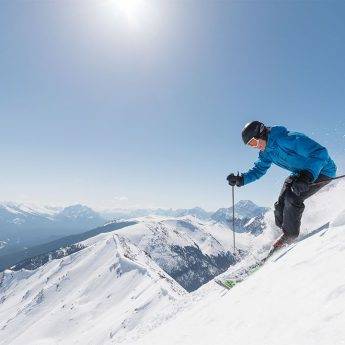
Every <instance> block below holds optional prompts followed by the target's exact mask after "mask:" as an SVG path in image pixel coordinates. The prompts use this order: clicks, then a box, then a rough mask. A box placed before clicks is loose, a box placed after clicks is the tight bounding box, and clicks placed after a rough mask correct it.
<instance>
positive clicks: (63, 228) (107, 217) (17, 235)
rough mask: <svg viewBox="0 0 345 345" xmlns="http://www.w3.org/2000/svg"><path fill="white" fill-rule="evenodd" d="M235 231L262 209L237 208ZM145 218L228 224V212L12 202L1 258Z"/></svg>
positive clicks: (3, 209)
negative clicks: (113, 223)
mask: <svg viewBox="0 0 345 345" xmlns="http://www.w3.org/2000/svg"><path fill="white" fill-rule="evenodd" d="M236 210H237V211H236V217H237V218H238V220H236V221H237V222H238V227H237V229H236V231H243V230H244V227H245V225H246V224H245V223H246V221H249V220H250V219H251V218H253V217H258V216H260V215H263V214H264V213H265V212H266V211H267V208H262V207H259V206H257V205H255V204H254V203H252V202H250V201H241V202H239V203H237V204H236ZM146 216H164V217H183V216H193V217H196V218H198V219H201V220H210V219H213V220H216V221H219V222H223V223H228V224H229V217H230V209H220V210H218V211H216V212H207V211H205V210H203V209H202V208H200V207H195V208H191V209H178V210H173V209H136V210H112V211H109V210H108V211H102V212H96V211H94V210H93V209H91V208H90V207H88V206H85V205H80V204H77V205H72V206H68V207H51V206H36V205H30V204H21V203H14V202H3V203H0V256H2V255H6V254H11V253H13V252H17V251H21V250H25V249H27V248H28V247H33V246H37V245H40V244H43V243H46V242H49V241H53V240H55V239H58V238H62V237H65V236H69V235H73V234H78V233H82V232H85V231H87V230H91V229H94V228H96V227H99V226H102V225H103V224H105V223H107V222H109V221H112V220H130V219H135V218H139V217H146Z"/></svg>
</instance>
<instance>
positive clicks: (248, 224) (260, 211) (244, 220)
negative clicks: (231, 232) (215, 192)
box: [211, 200, 269, 235]
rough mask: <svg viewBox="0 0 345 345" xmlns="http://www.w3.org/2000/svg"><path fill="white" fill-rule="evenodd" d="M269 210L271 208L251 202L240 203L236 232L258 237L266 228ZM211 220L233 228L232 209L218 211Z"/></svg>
mask: <svg viewBox="0 0 345 345" xmlns="http://www.w3.org/2000/svg"><path fill="white" fill-rule="evenodd" d="M268 210H269V208H267V207H260V206H257V205H256V204H255V203H253V202H252V201H250V200H241V201H239V202H238V203H237V204H235V231H236V232H251V233H253V234H256V235H257V234H259V233H261V231H262V229H263V228H264V224H263V217H264V215H265V213H266V212H267V211H268ZM211 219H213V220H214V221H216V222H219V223H222V224H226V225H228V226H229V227H230V228H232V207H230V208H220V209H218V210H217V211H216V212H215V213H213V214H212V216H211Z"/></svg>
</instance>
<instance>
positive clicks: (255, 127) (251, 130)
mask: <svg viewBox="0 0 345 345" xmlns="http://www.w3.org/2000/svg"><path fill="white" fill-rule="evenodd" d="M266 132H267V131H266V127H265V125H264V124H263V123H262V122H259V121H252V122H249V123H247V124H246V125H245V126H244V128H243V130H242V139H243V142H244V143H245V144H246V145H247V144H248V142H249V140H250V139H252V138H256V139H262V138H265V137H266Z"/></svg>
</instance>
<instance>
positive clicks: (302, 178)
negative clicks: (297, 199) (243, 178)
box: [291, 170, 313, 196]
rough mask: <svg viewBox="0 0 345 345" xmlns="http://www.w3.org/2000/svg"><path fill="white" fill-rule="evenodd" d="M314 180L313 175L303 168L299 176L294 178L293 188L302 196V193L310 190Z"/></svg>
mask: <svg viewBox="0 0 345 345" xmlns="http://www.w3.org/2000/svg"><path fill="white" fill-rule="evenodd" d="M312 181H313V175H312V174H311V173H310V172H309V171H307V170H302V171H301V172H300V173H299V174H298V175H297V176H294V177H293V178H292V184H291V190H292V191H293V192H294V193H295V194H296V195H297V196H300V195H301V194H302V193H305V192H308V190H309V187H310V183H311V182H312Z"/></svg>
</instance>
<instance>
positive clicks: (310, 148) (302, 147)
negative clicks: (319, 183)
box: [295, 135, 329, 180]
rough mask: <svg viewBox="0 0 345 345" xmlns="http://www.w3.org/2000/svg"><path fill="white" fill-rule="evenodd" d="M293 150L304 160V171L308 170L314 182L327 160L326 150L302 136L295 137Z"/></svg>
mask: <svg viewBox="0 0 345 345" xmlns="http://www.w3.org/2000/svg"><path fill="white" fill-rule="evenodd" d="M295 149H296V152H297V153H298V154H299V155H301V156H303V157H305V158H306V161H305V170H308V171H309V172H310V173H311V174H312V175H313V177H314V180H316V179H317V178H318V176H319V175H320V172H321V170H322V168H323V167H324V166H325V164H326V163H327V162H328V160H329V154H328V151H327V149H326V148H325V147H323V146H321V145H320V144H318V143H317V142H316V141H314V140H312V139H310V138H308V137H307V136H304V135H303V136H299V137H297V139H296V147H295Z"/></svg>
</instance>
